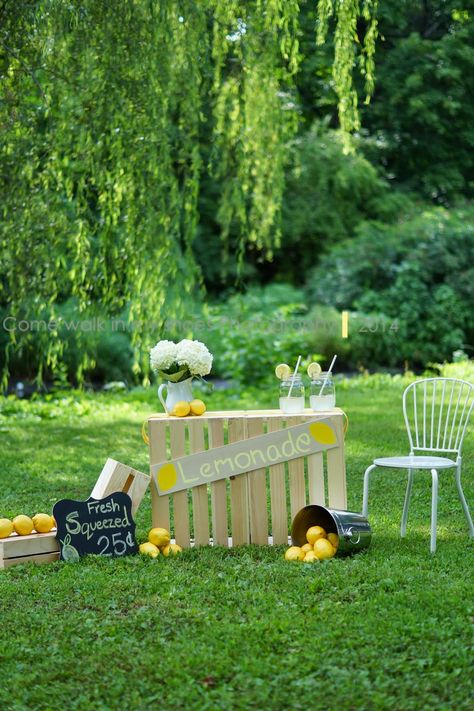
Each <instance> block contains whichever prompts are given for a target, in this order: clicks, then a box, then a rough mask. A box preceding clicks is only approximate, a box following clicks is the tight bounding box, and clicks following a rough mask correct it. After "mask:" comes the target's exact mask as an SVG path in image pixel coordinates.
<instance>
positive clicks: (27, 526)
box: [13, 514, 34, 536]
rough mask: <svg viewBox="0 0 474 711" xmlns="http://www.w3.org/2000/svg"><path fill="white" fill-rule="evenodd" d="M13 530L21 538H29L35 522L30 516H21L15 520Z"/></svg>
mask: <svg viewBox="0 0 474 711" xmlns="http://www.w3.org/2000/svg"><path fill="white" fill-rule="evenodd" d="M13 528H14V529H15V531H16V532H17V533H18V535H19V536H28V534H30V533H31V531H32V530H33V528H34V526H33V521H32V520H31V518H30V517H29V516H24V515H23V514H20V516H15V518H14V519H13Z"/></svg>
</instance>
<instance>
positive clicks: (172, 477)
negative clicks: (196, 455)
mask: <svg viewBox="0 0 474 711" xmlns="http://www.w3.org/2000/svg"><path fill="white" fill-rule="evenodd" d="M157 480H158V486H159V487H160V490H161V491H168V489H172V488H173V486H175V485H176V482H177V481H178V472H177V471H176V467H175V465H174V464H171V463H168V464H164V465H163V466H162V467H161V469H160V470H159V472H158V474H157Z"/></svg>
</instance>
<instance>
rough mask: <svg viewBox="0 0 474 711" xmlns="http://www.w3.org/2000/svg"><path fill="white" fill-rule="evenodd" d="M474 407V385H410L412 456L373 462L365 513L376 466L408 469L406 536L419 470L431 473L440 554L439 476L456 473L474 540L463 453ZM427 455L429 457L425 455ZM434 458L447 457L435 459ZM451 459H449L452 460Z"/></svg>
mask: <svg viewBox="0 0 474 711" xmlns="http://www.w3.org/2000/svg"><path fill="white" fill-rule="evenodd" d="M473 406H474V386H473V385H471V384H470V383H468V382H466V381H465V380H458V379H456V378H426V379H424V380H417V381H415V382H414V383H411V385H409V386H408V387H407V388H406V390H405V392H404V393H403V417H404V418H405V425H406V428H407V432H408V440H409V443H410V454H409V455H408V456H407V457H382V458H379V459H374V461H373V464H371V465H370V466H369V467H368V468H367V469H366V471H365V474H364V495H363V501H362V514H363V515H364V516H367V513H368V510H369V477H370V473H371V472H372V471H373V470H374V469H375V468H376V467H392V468H394V469H407V470H408V483H407V489H406V493H405V502H404V504H403V514H402V523H401V528H400V533H401V536H402V538H403V537H404V536H405V535H406V528H407V519H408V507H409V505H410V496H411V491H412V486H413V474H414V471H415V470H417V469H430V470H431V477H432V492H431V545H430V550H431V553H434V552H435V551H436V520H437V511H438V471H439V470H442V469H451V468H455V469H456V474H455V476H456V486H457V490H458V494H459V498H460V500H461V505H462V508H463V511H464V514H465V516H466V518H467V523H468V526H469V535H470V536H471V537H474V524H473V522H472V518H471V514H470V513H469V508H468V505H467V502H466V497H465V496H464V492H463V490H462V486H461V464H462V458H461V448H462V444H463V440H464V436H465V434H466V430H467V425H468V422H469V418H470V416H471V412H472V410H473ZM422 453H424V456H423V454H422ZM431 453H437V454H444V455H446V456H444V457H440V456H432V454H431ZM448 457H449V458H448Z"/></svg>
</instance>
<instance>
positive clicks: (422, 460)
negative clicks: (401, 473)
mask: <svg viewBox="0 0 474 711" xmlns="http://www.w3.org/2000/svg"><path fill="white" fill-rule="evenodd" d="M374 464H376V465H377V466H378V467H393V468H394V469H449V468H450V467H455V466H457V465H456V462H454V461H453V460H452V459H447V458H446V457H424V456H419V457H416V456H408V457H380V458H379V459H374Z"/></svg>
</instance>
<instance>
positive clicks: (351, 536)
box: [344, 526, 360, 546]
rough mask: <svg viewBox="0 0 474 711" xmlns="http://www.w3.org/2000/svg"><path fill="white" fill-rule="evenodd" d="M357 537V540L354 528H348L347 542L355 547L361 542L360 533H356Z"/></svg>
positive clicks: (346, 531)
mask: <svg viewBox="0 0 474 711" xmlns="http://www.w3.org/2000/svg"><path fill="white" fill-rule="evenodd" d="M355 535H357V538H354V531H353V528H352V526H350V527H349V528H346V530H345V531H344V538H345V539H346V541H348V542H349V543H352V544H353V545H354V546H356V545H357V544H358V543H359V541H360V531H356V534H355Z"/></svg>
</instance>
